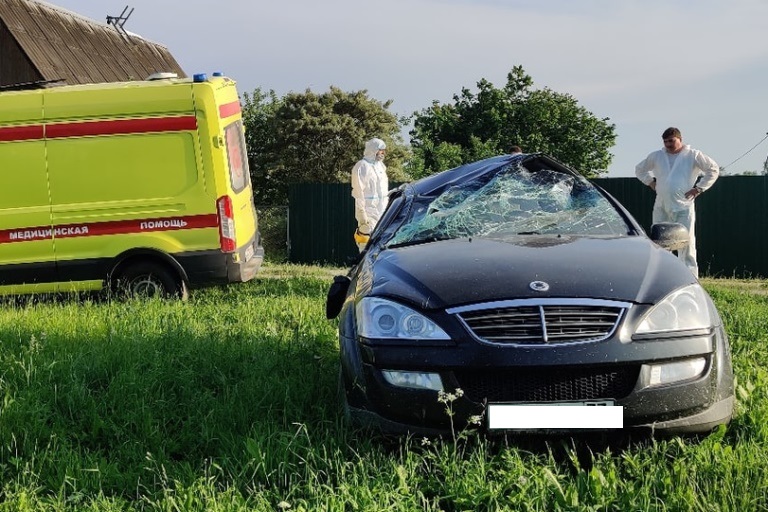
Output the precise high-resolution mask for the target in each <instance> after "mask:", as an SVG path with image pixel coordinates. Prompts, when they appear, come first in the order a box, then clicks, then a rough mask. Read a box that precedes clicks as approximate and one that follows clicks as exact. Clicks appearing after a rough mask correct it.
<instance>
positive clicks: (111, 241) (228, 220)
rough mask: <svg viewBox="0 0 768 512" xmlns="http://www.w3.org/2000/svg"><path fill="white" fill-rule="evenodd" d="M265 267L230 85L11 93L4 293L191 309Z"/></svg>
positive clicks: (2, 175) (223, 80) (2, 144)
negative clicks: (203, 293)
mask: <svg viewBox="0 0 768 512" xmlns="http://www.w3.org/2000/svg"><path fill="white" fill-rule="evenodd" d="M263 256H264V251H263V249H262V245H261V240H260V234H259V229H258V221H257V217H256V209H255V207H254V203H253V191H252V189H251V180H250V173H249V170H248V158H247V155H246V147H245V138H244V130H243V121H242V114H241V110H240V101H239V97H238V94H237V88H236V85H235V82H234V81H233V80H231V79H230V78H227V77H225V76H221V74H220V73H214V74H213V75H212V76H211V77H208V76H207V75H205V74H200V75H195V76H194V77H193V78H185V79H177V78H163V79H160V80H145V81H135V82H125V83H105V84H92V85H73V86H62V87H53V88H49V89H38V90H27V91H8V92H2V93H0V294H2V295H8V294H25V293H50V292H61V291H79V290H100V289H112V290H116V291H120V292H123V293H129V294H141V295H158V296H163V297H180V298H185V297H186V296H187V293H188V290H189V289H190V288H196V287H201V286H205V285H210V284H216V283H229V282H237V281H248V280H249V279H251V278H253V277H254V275H255V274H256V273H257V271H258V269H259V267H260V265H261V262H262V260H263Z"/></svg>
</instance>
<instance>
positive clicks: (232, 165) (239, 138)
mask: <svg viewBox="0 0 768 512" xmlns="http://www.w3.org/2000/svg"><path fill="white" fill-rule="evenodd" d="M224 137H225V138H226V144H227V156H228V157H229V179H230V181H231V182H232V190H233V191H234V192H240V191H241V190H243V189H244V188H245V186H246V185H247V184H248V183H249V180H250V177H249V170H248V155H247V153H246V152H245V137H244V135H243V123H242V121H235V122H234V123H232V124H230V125H228V126H227V127H225V128H224Z"/></svg>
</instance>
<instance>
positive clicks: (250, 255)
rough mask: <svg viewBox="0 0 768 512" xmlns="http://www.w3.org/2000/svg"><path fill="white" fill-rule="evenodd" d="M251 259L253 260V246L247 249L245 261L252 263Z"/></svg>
mask: <svg viewBox="0 0 768 512" xmlns="http://www.w3.org/2000/svg"><path fill="white" fill-rule="evenodd" d="M251 258H253V245H249V246H248V247H246V248H245V261H250V259H251Z"/></svg>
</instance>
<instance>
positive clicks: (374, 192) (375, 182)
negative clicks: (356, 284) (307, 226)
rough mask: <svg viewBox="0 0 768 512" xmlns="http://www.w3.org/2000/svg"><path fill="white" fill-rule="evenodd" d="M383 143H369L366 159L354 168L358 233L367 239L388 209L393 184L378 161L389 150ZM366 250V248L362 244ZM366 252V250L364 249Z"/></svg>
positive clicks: (371, 141)
mask: <svg viewBox="0 0 768 512" xmlns="http://www.w3.org/2000/svg"><path fill="white" fill-rule="evenodd" d="M386 147H387V145H386V144H385V143H384V141H383V140H381V139H375V138H374V139H371V140H369V141H368V142H366V143H365V152H364V153H363V159H362V160H360V161H359V162H357V163H356V164H355V166H354V167H352V176H351V181H352V197H354V198H355V218H356V219H357V230H358V232H359V233H361V234H363V235H370V234H371V232H372V231H373V228H375V227H376V224H377V223H378V222H379V219H380V218H381V215H382V214H383V213H384V209H385V208H386V207H387V201H388V197H387V194H388V192H389V180H388V179H387V166H386V165H384V162H382V161H381V160H378V159H377V158H376V153H377V152H378V151H381V150H383V149H386ZM362 246H363V247H364V246H365V244H362ZM360 249H361V250H362V247H360Z"/></svg>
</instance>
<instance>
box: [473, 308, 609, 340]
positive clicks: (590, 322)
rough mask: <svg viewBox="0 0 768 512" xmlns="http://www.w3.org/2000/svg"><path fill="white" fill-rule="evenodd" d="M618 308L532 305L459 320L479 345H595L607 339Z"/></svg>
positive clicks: (483, 311)
mask: <svg viewBox="0 0 768 512" xmlns="http://www.w3.org/2000/svg"><path fill="white" fill-rule="evenodd" d="M623 312H624V308H623V307H621V306H609V305H591V304H538V305H537V304H532V305H521V306H512V307H492V308H487V309H472V310H464V311H462V312H460V313H458V314H459V317H460V318H461V319H462V320H463V321H464V323H465V324H466V326H467V327H468V328H469V329H470V330H471V331H472V333H473V334H474V335H475V336H477V337H478V338H480V339H481V340H483V341H487V342H490V343H500V344H544V343H573V342H582V341H599V340H602V339H606V338H607V337H609V336H610V335H611V334H612V333H613V331H614V329H615V328H616V326H617V325H618V323H619V321H620V320H621V316H622V313H623Z"/></svg>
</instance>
